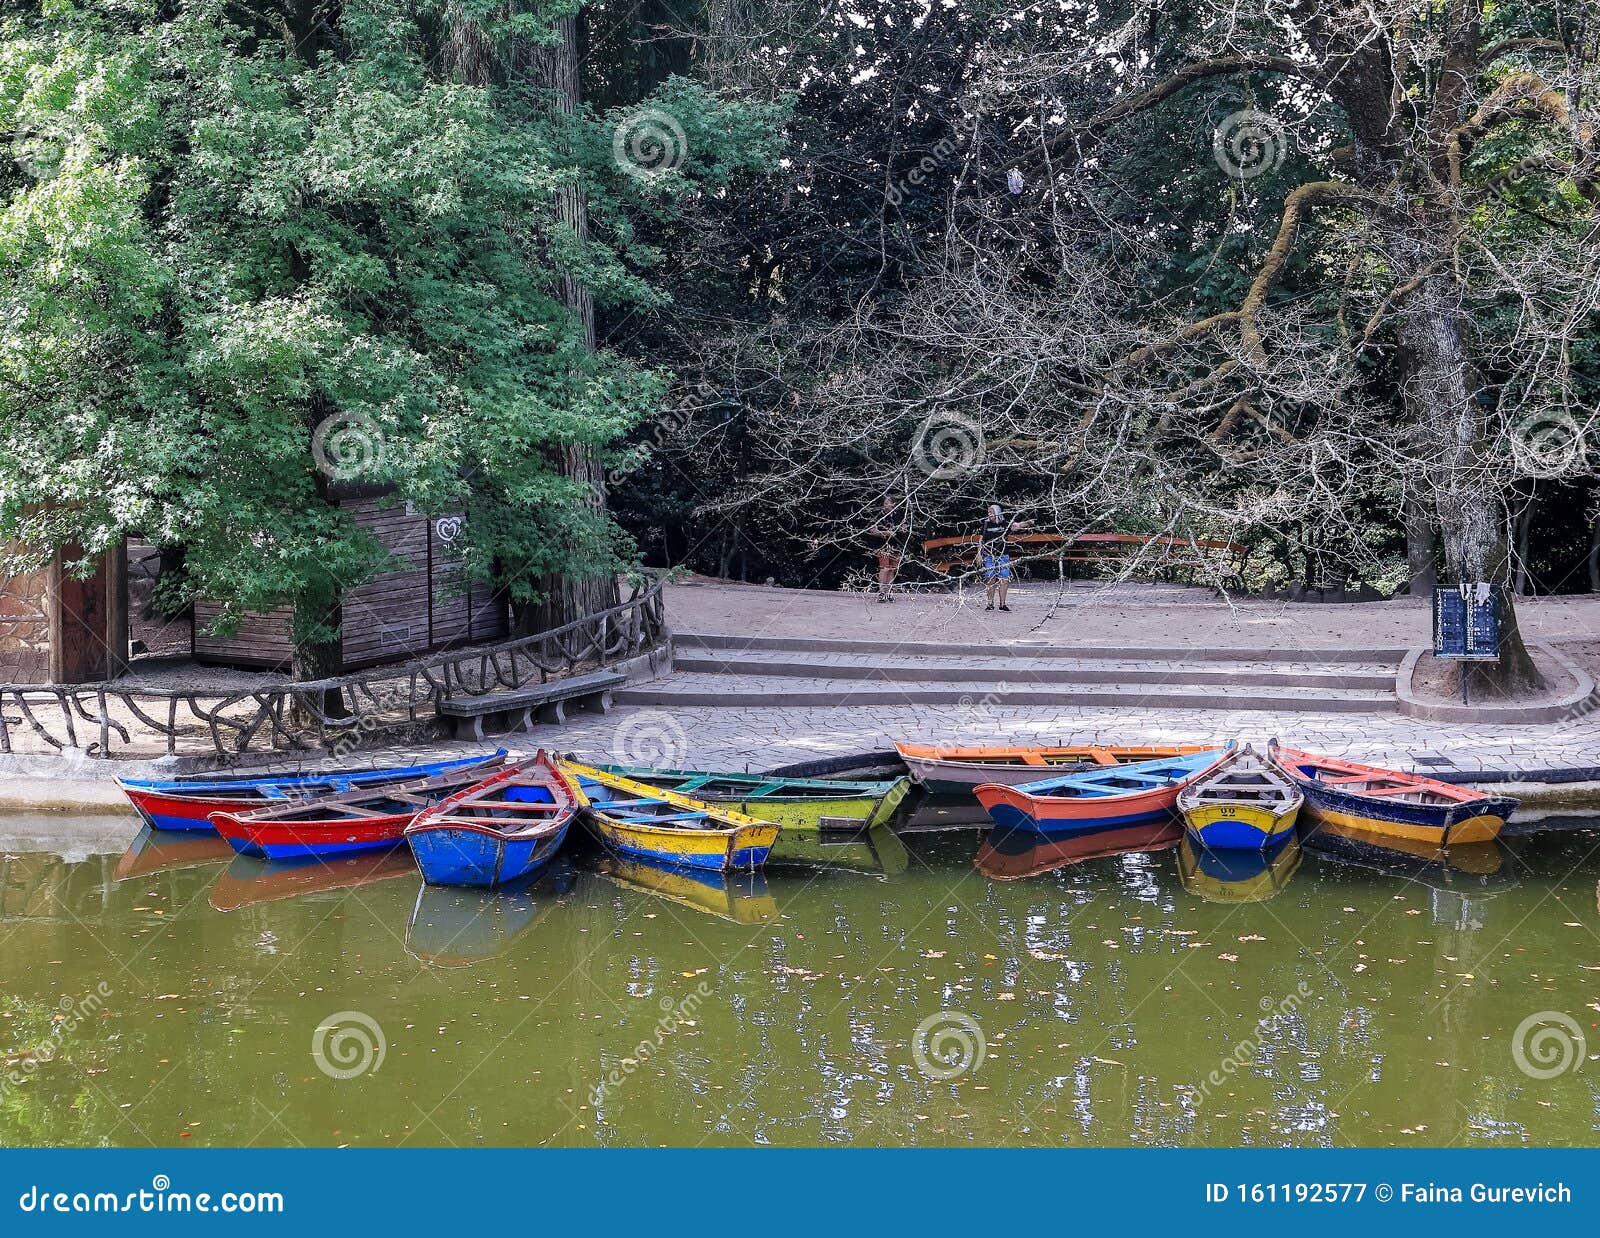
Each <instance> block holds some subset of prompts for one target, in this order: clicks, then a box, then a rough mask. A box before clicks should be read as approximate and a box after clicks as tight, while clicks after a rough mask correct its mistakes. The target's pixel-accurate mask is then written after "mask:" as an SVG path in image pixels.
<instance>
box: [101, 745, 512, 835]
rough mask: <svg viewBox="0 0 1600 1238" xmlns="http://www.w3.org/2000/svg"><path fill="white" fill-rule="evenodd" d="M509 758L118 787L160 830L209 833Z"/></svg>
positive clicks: (191, 777) (129, 781) (134, 782)
mask: <svg viewBox="0 0 1600 1238" xmlns="http://www.w3.org/2000/svg"><path fill="white" fill-rule="evenodd" d="M505 759H506V750H505V749H504V748H502V749H500V750H499V751H498V752H490V753H486V754H484V755H482V756H474V757H461V758H459V759H457V760H454V761H435V762H432V763H431V764H427V765H405V766H384V767H381V768H374V769H343V770H327V771H323V772H318V773H304V772H289V771H283V772H279V773H273V774H254V775H250V776H241V777H231V778H217V777H214V776H213V775H211V774H188V775H185V776H184V777H181V778H165V779H146V778H118V779H117V780H116V781H117V786H119V787H121V788H122V792H123V794H124V795H126V796H127V797H128V799H129V801H130V802H131V803H132V804H133V807H134V810H135V811H136V812H138V814H139V815H140V816H141V817H143V818H144V821H145V824H146V825H148V826H150V827H151V828H152V829H157V830H210V829H211V814H212V813H214V812H251V811H253V810H255V809H257V808H264V807H266V806H267V805H269V804H281V803H284V802H286V801H294V800H306V799H316V798H319V797H321V796H324V795H340V794H343V793H344V792H346V791H354V790H358V789H360V788H363V787H382V786H389V785H391V784H393V783H397V782H414V781H415V780H417V779H418V778H437V777H440V776H441V775H444V774H454V773H458V772H461V771H465V770H473V769H476V770H482V771H483V773H484V776H487V775H488V773H489V771H490V770H492V769H494V768H495V767H496V766H499V765H501V764H502V763H503V762H504V761H505Z"/></svg>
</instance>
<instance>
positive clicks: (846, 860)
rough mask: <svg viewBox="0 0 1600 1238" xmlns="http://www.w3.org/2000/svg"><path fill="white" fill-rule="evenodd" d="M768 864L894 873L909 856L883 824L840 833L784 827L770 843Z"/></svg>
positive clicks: (904, 867)
mask: <svg viewBox="0 0 1600 1238" xmlns="http://www.w3.org/2000/svg"><path fill="white" fill-rule="evenodd" d="M767 863H769V864H805V865H811V866H817V867H823V868H843V869H849V870H851V871H853V872H862V873H882V874H884V875H885V876H891V877H892V876H894V875H895V874H896V873H903V872H905V871H906V866H907V865H908V864H909V863H910V856H909V855H908V854H907V853H906V845H905V844H904V843H903V842H901V841H900V836H899V835H898V834H896V833H895V832H894V831H893V830H891V829H890V828H889V827H888V826H886V825H876V826H873V827H872V828H871V829H870V830H855V831H847V832H843V833H832V832H829V831H823V832H821V833H804V832H801V831H798V830H797V831H790V830H784V831H783V832H782V833H780V834H779V835H778V841H777V842H776V843H774V844H773V847H772V854H771V855H769V856H768V857H767Z"/></svg>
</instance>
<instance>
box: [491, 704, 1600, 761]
mask: <svg viewBox="0 0 1600 1238" xmlns="http://www.w3.org/2000/svg"><path fill="white" fill-rule="evenodd" d="M516 738H517V739H519V740H523V741H524V742H526V743H528V744H530V745H542V746H545V747H549V748H555V749H559V750H560V751H564V752H566V751H571V752H576V753H578V754H579V755H581V756H585V757H590V758H592V759H595V760H612V761H626V762H629V763H638V764H660V765H667V764H671V763H673V762H674V761H675V760H679V759H681V760H682V761H684V762H686V763H687V764H688V765H690V766H696V767H717V768H724V769H737V770H743V769H751V770H761V769H768V768H771V767H773V766H778V765H787V764H792V763H795V762H800V761H809V760H818V759H822V758H826V757H834V756H843V755H847V754H851V753H857V752H867V751H874V750H881V749H884V748H887V747H889V746H890V745H891V744H892V743H893V741H895V740H897V739H904V740H921V741H964V742H969V743H1028V744H1068V743H1084V742H1088V741H1098V742H1101V743H1106V744H1147V743H1165V742H1171V743H1179V742H1193V741H1206V740H1226V739H1247V740H1254V741H1256V742H1258V743H1260V742H1264V741H1266V740H1267V739H1271V738H1277V739H1279V740H1281V741H1282V742H1284V743H1286V744H1296V745H1303V746H1305V747H1307V748H1311V749H1314V750H1316V751H1319V752H1325V753H1328V754H1329V755H1333V756H1347V757H1352V758H1354V759H1357V760H1362V761H1369V762H1372V763H1375V764H1379V765H1384V766H1389V767H1398V768H1402V769H1412V768H1415V769H1418V770H1419V771H1423V772H1426V771H1427V770H1429V769H1434V770H1444V771H1449V770H1451V769H1458V770H1477V769H1493V770H1508V771H1520V770H1523V769H1527V770H1537V769H1541V768H1551V767H1589V766H1600V725H1597V724H1596V722H1595V720H1594V718H1593V717H1589V718H1583V719H1578V720H1575V721H1574V722H1572V723H1570V724H1566V725H1557V726H1530V727H1508V726H1500V727H1478V726H1462V725H1458V724H1438V723H1428V722H1421V721H1417V720H1414V719H1409V718H1401V717H1389V716H1383V717H1371V716H1364V715H1354V716H1352V715H1346V714H1294V715H1277V714H1272V713H1270V712H1265V711H1260V710H1248V711H1245V710H1239V711H1234V710H1192V711H1188V712H1185V713H1178V712H1174V711H1171V710H1141V709H1124V710H1116V709H1076V708H1058V709H1012V708H997V709H988V710H985V709H979V708H973V707H963V706H959V705H948V706H945V705H926V706H879V707H852V706H844V707H840V708H832V709H830V708H793V709H717V708H712V707H700V708H692V709H676V710H667V709H651V708H642V709H619V710H617V711H615V712H613V713H611V714H609V715H605V716H594V715H583V714H579V715H575V716H573V717H572V718H569V719H568V721H567V723H566V725H565V726H562V727H537V728H535V729H534V730H533V731H531V732H529V733H528V734H527V735H526V736H525V737H524V736H518V737H516Z"/></svg>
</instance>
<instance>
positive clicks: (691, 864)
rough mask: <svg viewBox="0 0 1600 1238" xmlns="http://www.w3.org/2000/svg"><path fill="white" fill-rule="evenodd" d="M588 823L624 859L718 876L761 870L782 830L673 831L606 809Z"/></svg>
mask: <svg viewBox="0 0 1600 1238" xmlns="http://www.w3.org/2000/svg"><path fill="white" fill-rule="evenodd" d="M586 819H587V821H588V822H589V828H590V829H592V830H593V831H594V832H595V834H596V835H597V836H598V837H599V839H600V841H601V842H603V843H604V844H605V845H606V846H608V847H611V848H613V849H614V850H615V851H617V852H618V853H619V854H621V855H628V856H636V857H638V858H640V859H645V860H656V861H658V862H660V863H663V864H675V865H677V866H679V867H680V868H706V869H713V870H715V871H718V872H739V871H741V870H746V869H755V868H760V867H761V866H762V865H763V864H765V863H766V862H767V855H768V853H769V852H770V851H771V850H772V845H773V843H775V842H776V841H777V839H778V826H776V825H773V824H770V823H763V824H761V825H746V826H740V827H739V828H738V829H735V830H671V829H662V828H660V827H658V826H652V825H647V824H642V823H635V822H631V821H618V820H617V819H616V818H614V817H609V816H607V815H606V814H605V812H604V810H603V806H602V807H601V809H600V810H599V811H596V810H594V809H591V810H590V811H589V812H588V813H587V814H586Z"/></svg>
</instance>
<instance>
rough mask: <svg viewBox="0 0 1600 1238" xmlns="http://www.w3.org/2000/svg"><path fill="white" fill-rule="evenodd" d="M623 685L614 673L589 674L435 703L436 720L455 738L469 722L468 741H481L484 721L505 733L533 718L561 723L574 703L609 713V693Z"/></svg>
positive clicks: (622, 679) (530, 722)
mask: <svg viewBox="0 0 1600 1238" xmlns="http://www.w3.org/2000/svg"><path fill="white" fill-rule="evenodd" d="M626 682H627V676H625V675H621V674H619V673H617V672H616V671H591V672H590V673H589V674H587V675H573V676H571V677H570V678H567V679H551V680H547V681H546V682H544V683H539V684H530V685H528V686H527V687H526V688H518V689H516V690H515V691H512V692H490V693H487V694H485V695H483V696H454V697H449V698H447V699H445V700H442V701H440V702H439V716H440V717H441V718H449V719H450V720H451V722H452V723H453V724H454V726H455V731H456V735H457V737H458V738H459V737H460V735H461V724H462V723H464V722H466V721H469V720H470V721H471V723H472V729H471V733H472V738H473V739H475V740H481V739H483V738H484V726H483V723H484V719H485V718H495V719H504V720H505V721H506V723H507V725H506V726H505V727H504V728H503V729H504V730H507V731H512V730H523V731H526V730H528V729H530V728H531V727H532V726H533V723H534V718H535V716H537V717H538V720H539V721H540V722H547V723H552V724H560V723H562V722H565V721H566V719H567V713H566V704H567V702H568V701H572V702H575V703H576V704H577V706H578V708H580V709H589V708H592V709H598V710H599V711H600V712H601V713H603V714H605V713H610V712H611V693H612V691H613V689H615V688H618V687H620V686H621V685H622V684H624V683H626ZM513 719H515V721H513Z"/></svg>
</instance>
